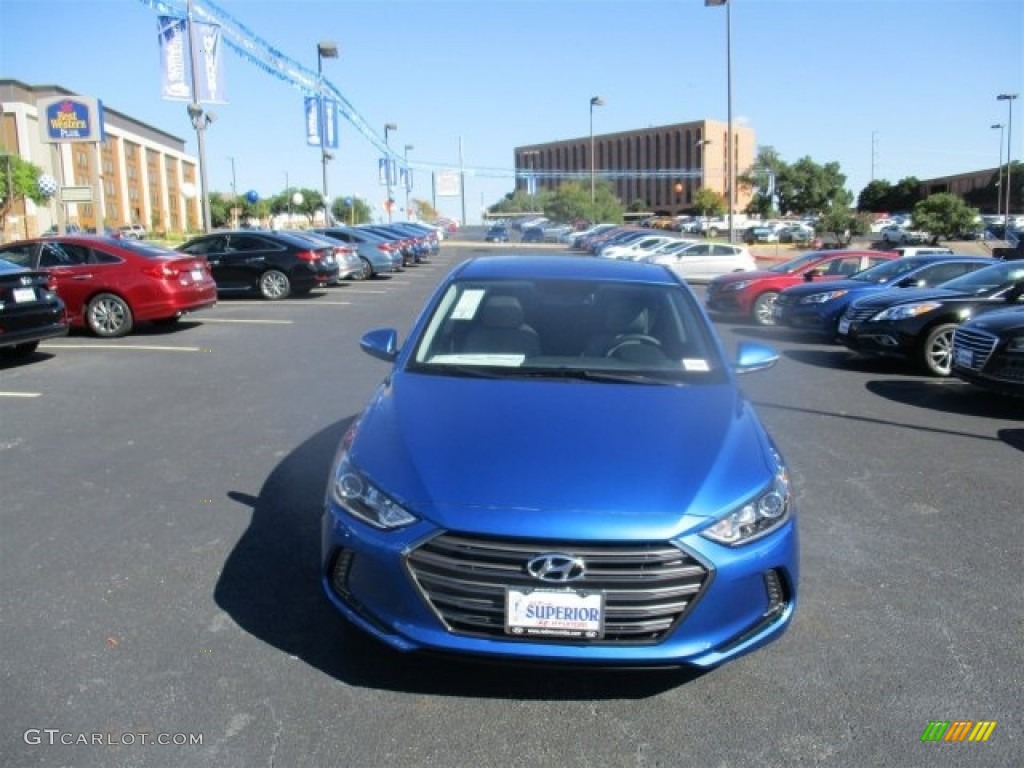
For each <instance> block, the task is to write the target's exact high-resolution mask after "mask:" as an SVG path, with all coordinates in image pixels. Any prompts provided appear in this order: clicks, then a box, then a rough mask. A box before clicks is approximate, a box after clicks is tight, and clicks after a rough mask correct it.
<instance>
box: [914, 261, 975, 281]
mask: <svg viewBox="0 0 1024 768" xmlns="http://www.w3.org/2000/svg"><path fill="white" fill-rule="evenodd" d="M967 271H968V267H967V265H966V264H935V265H933V266H931V267H928V269H926V270H925V271H924V272H923V273H922V274H921V275H920V279H921V280H922V281H924V282H923V284H924V285H926V286H932V285H939V284H941V283H944V282H946V281H947V280H952V279H953V278H954V277H960V275H963V274H966V273H967Z"/></svg>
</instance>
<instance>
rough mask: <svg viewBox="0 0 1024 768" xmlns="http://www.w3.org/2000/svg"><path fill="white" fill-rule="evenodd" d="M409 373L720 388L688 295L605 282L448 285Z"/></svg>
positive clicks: (708, 342)
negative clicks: (700, 384)
mask: <svg viewBox="0 0 1024 768" xmlns="http://www.w3.org/2000/svg"><path fill="white" fill-rule="evenodd" d="M409 368H410V370H415V371H419V372H424V373H438V374H447V375H460V376H481V375H483V376H489V377H490V376H501V377H545V378H560V379H583V380H589V381H627V382H631V383H666V382H667V383H680V382H686V383H692V382H694V381H701V382H720V381H722V380H723V376H724V372H723V368H724V366H723V364H722V362H721V359H720V355H719V352H718V347H717V345H716V344H715V342H714V340H713V337H712V334H711V331H710V329H709V327H708V324H707V321H706V320H705V319H704V316H703V314H702V313H701V311H700V308H699V305H698V304H697V302H696V300H695V299H694V297H693V295H692V294H690V293H689V292H688V291H687V290H685V289H684V288H682V287H681V286H678V285H672V284H657V285H637V284H633V283H617V282H612V281H608V280H571V279H553V278H552V279H532V280H521V281H509V280H493V281H481V280H473V281H469V280H466V281H456V282H454V283H452V284H451V285H450V286H449V287H448V288H447V290H445V291H444V292H443V293H442V294H441V296H440V297H439V299H438V300H437V302H436V304H435V306H434V307H433V309H432V311H431V313H430V315H429V319H428V320H427V321H426V323H425V324H424V326H423V331H422V333H421V334H420V336H419V338H418V339H417V340H416V341H415V343H414V350H413V353H412V358H411V360H410V363H409Z"/></svg>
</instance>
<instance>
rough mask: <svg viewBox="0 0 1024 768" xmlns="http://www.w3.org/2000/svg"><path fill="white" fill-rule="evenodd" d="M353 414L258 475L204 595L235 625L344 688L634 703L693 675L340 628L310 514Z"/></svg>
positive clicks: (238, 495)
mask: <svg viewBox="0 0 1024 768" xmlns="http://www.w3.org/2000/svg"><path fill="white" fill-rule="evenodd" d="M353 418H354V417H349V418H347V419H344V420H343V421H340V422H338V423H336V424H334V425H332V426H330V427H328V428H326V429H324V430H322V431H320V432H319V433H317V434H315V435H313V436H312V437H310V438H309V439H308V440H307V441H305V442H304V443H302V444H301V445H300V446H298V447H297V448H296V449H295V450H294V451H292V452H291V453H290V454H289V455H287V456H286V457H285V458H284V459H282V460H281V462H280V463H279V464H278V465H277V466H276V467H275V468H274V470H273V471H272V472H271V473H270V475H269V476H268V477H267V479H266V481H265V482H264V484H263V487H262V488H261V489H260V490H259V493H258V495H256V496H252V495H250V494H248V493H246V492H244V491H231V492H229V494H228V496H229V497H230V498H231V499H233V500H234V501H237V502H240V503H242V504H246V505H248V506H251V507H252V519H251V521H250V523H249V527H248V529H247V530H246V531H245V533H244V534H243V535H242V537H241V538H240V539H239V541H238V543H237V544H236V545H235V547H234V549H233V550H232V551H231V553H230V554H229V555H228V558H227V560H226V561H225V563H224V567H223V568H222V570H221V574H220V578H219V580H218V581H217V584H216V587H215V588H214V600H215V601H216V603H217V605H218V606H219V607H220V608H221V609H223V610H224V611H225V612H226V613H227V614H228V615H229V616H231V618H232V619H233V620H234V621H235V622H236V623H237V624H238V626H239V627H241V628H242V629H243V630H244V631H246V632H249V633H250V634H251V635H253V636H254V637H257V638H259V639H260V640H262V641H263V642H265V643H267V644H269V645H271V646H273V647H274V648H277V649H279V650H281V651H282V652H284V653H287V654H289V655H292V656H295V657H297V658H299V659H302V660H303V661H305V662H306V663H308V664H310V665H311V666H313V667H315V668H317V669H319V670H321V671H323V672H324V673H325V674H327V675H330V676H331V677H334V678H336V679H337V680H340V681H341V682H343V683H346V684H348V685H352V686H358V687H364V688H374V689H383V690H391V691H401V692H408V693H429V694H433V695H441V696H459V697H467V696H469V697H482V698H499V699H526V700H532V699H540V700H545V699H555V700H592V699H634V698H636V699H638V698H645V697H649V696H654V695H658V694H660V693H663V692H665V691H667V690H671V689H673V688H676V687H678V686H679V685H681V684H684V683H687V682H690V681H692V680H695V679H697V678H698V677H701V676H702V675H703V674H704V672H703V671H701V670H689V669H669V670H665V669H662V670H657V671H655V670H607V669H601V670H594V669H590V668H587V669H580V668H566V667H538V666H523V665H512V664H508V665H503V664H490V663H475V662H471V661H465V660H461V659H454V658H447V657H437V656H431V655H426V654H403V653H399V652H397V651H393V650H391V649H390V648H388V647H386V646H384V645H382V644H381V643H378V642H377V641H376V640H374V639H373V638H370V637H369V636H367V635H365V634H363V633H362V632H361V631H359V630H356V629H355V628H353V627H350V626H349V625H348V623H347V622H346V621H345V620H344V619H343V618H342V617H341V616H340V614H338V612H337V611H336V610H335V608H334V607H333V606H332V605H331V604H330V602H329V601H328V600H327V597H326V596H325V595H324V593H323V588H322V586H321V581H320V572H319V563H320V517H321V511H322V508H323V499H324V490H325V487H326V482H327V476H328V473H329V472H330V466H331V462H332V460H333V458H334V455H335V452H336V449H337V447H338V444H339V442H340V440H341V437H342V435H343V434H344V433H345V430H346V429H347V428H348V426H349V425H350V424H351V423H352V420H353Z"/></svg>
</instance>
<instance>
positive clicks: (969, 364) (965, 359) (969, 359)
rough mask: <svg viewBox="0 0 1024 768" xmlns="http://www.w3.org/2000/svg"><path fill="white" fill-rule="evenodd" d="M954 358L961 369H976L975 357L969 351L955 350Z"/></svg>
mask: <svg viewBox="0 0 1024 768" xmlns="http://www.w3.org/2000/svg"><path fill="white" fill-rule="evenodd" d="M953 357H954V358H955V362H956V364H957V365H959V366H960V367H961V368H973V367H974V355H972V354H971V350H969V349H954V350H953Z"/></svg>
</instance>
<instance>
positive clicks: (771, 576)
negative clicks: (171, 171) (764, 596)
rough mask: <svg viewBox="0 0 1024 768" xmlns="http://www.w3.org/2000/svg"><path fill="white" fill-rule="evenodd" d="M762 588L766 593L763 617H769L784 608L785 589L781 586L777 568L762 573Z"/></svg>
mask: <svg viewBox="0 0 1024 768" xmlns="http://www.w3.org/2000/svg"><path fill="white" fill-rule="evenodd" d="M764 589H765V592H767V593H768V608H767V610H766V611H765V612H764V618H766V619H767V618H771V617H773V616H777V615H778V614H780V613H782V611H783V610H785V608H786V602H787V600H786V590H785V588H784V587H783V586H782V578H781V577H780V576H779V572H778V570H777V569H774V568H773V569H772V570H770V571H768V572H767V573H765V575H764Z"/></svg>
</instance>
